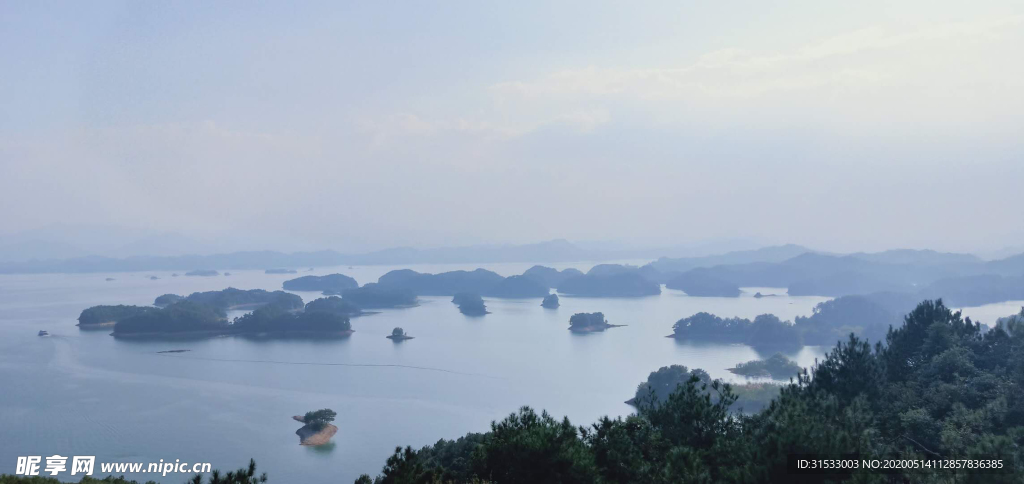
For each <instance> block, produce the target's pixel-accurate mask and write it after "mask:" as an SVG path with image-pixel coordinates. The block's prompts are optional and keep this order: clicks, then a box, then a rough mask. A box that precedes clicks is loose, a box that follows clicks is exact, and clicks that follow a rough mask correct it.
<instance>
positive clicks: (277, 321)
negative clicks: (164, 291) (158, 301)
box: [113, 299, 352, 338]
mask: <svg viewBox="0 0 1024 484" xmlns="http://www.w3.org/2000/svg"><path fill="white" fill-rule="evenodd" d="M146 309H147V310H146V311H143V312H140V313H138V314H136V315H133V316H130V317H126V318H123V319H121V320H119V321H117V323H116V324H114V332H113V335H114V336H115V337H120V338H142V337H146V338H154V337H157V338H159V337H183V336H188V337H204V336H220V335H239V336H258V337H273V336H306V335H308V336H317V337H328V336H333V337H342V336H348V335H349V334H351V333H352V326H351V324H350V323H349V319H348V317H347V316H343V315H340V314H334V313H327V312H305V311H298V312H297V311H292V310H288V309H286V308H284V307H281V306H278V305H276V304H267V305H264V306H261V307H259V308H257V309H255V310H253V311H252V312H251V313H248V314H245V315H243V316H241V317H238V318H235V320H234V321H228V320H227V318H225V317H224V313H223V311H220V310H219V309H218V308H216V307H213V306H210V305H208V304H203V303H200V302H196V301H191V300H187V299H186V300H183V301H179V302H176V303H174V304H171V305H168V306H166V307H164V308H160V309H157V308H146Z"/></svg>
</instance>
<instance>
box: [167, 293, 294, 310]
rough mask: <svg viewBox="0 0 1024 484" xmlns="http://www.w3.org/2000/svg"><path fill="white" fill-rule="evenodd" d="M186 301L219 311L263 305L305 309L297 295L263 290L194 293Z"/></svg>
mask: <svg viewBox="0 0 1024 484" xmlns="http://www.w3.org/2000/svg"><path fill="white" fill-rule="evenodd" d="M185 299H187V300H189V301H193V302H197V303H201V304H206V305H208V306H212V307H215V308H219V309H230V308H232V307H235V306H250V305H262V304H273V305H275V306H278V307H281V308H284V309H288V310H293V309H302V307H303V305H302V298H301V297H299V296H296V295H295V294H291V293H287V292H284V291H273V292H271V291H265V290H263V289H250V290H247V291H245V290H241V289H235V288H233V287H229V288H227V289H223V290H220V291H206V292H194V293H192V294H189V296H188V297H187V298H185Z"/></svg>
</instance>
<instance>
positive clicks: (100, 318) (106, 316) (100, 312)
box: [78, 305, 157, 326]
mask: <svg viewBox="0 0 1024 484" xmlns="http://www.w3.org/2000/svg"><path fill="white" fill-rule="evenodd" d="M156 311H157V309H156V308H151V307H145V306H125V305H118V306H93V307H91V308H89V309H86V310H84V311H82V314H81V315H79V316H78V324H80V325H82V326H91V325H97V324H104V323H111V322H114V323H116V322H118V321H121V320H122V319H128V318H131V317H133V316H138V315H141V314H147V313H155V312H156Z"/></svg>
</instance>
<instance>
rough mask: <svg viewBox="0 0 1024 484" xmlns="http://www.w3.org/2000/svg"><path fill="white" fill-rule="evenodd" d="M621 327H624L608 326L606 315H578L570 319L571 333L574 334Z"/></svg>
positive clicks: (617, 325)
mask: <svg viewBox="0 0 1024 484" xmlns="http://www.w3.org/2000/svg"><path fill="white" fill-rule="evenodd" d="M619 326H622V325H621V324H608V320H607V319H605V318H604V313H576V314H573V315H572V317H570V318H569V331H572V332H574V333H593V332H597V331H604V330H606V329H608V328H617V327H619Z"/></svg>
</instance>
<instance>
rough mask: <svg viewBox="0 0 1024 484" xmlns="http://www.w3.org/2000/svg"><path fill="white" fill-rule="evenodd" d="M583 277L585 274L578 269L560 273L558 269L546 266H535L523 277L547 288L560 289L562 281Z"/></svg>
mask: <svg viewBox="0 0 1024 484" xmlns="http://www.w3.org/2000/svg"><path fill="white" fill-rule="evenodd" d="M582 275H583V273H582V272H580V271H579V270H578V269H571V268H570V269H562V270H561V271H559V270H557V269H552V268H550V267H544V266H533V267H531V268H529V269H527V270H526V272H523V277H529V278H530V279H533V280H535V281H537V282H540V283H541V284H543V285H544V287H547V288H552V287H558V285H559V284H561V283H562V281H564V280H566V279H569V278H572V277H576V276H582Z"/></svg>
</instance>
